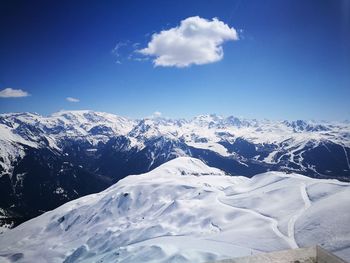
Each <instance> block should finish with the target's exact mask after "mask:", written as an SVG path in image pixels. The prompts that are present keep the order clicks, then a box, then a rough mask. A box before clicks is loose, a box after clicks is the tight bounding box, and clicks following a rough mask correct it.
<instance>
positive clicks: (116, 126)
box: [0, 111, 350, 226]
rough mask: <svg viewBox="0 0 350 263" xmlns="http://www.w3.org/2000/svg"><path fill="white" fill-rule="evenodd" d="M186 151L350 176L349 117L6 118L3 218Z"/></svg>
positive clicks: (2, 118) (255, 169)
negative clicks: (339, 118)
mask: <svg viewBox="0 0 350 263" xmlns="http://www.w3.org/2000/svg"><path fill="white" fill-rule="evenodd" d="M181 156H189V157H194V158H197V159H199V160H202V161H203V162H204V163H206V164H208V165H210V166H212V167H216V168H219V169H220V170H222V171H224V172H225V173H226V174H229V175H232V176H245V177H252V176H254V175H256V174H259V173H264V172H268V171H282V172H286V173H298V174H302V175H305V176H308V177H313V178H319V179H338V180H341V181H350V164H349V158H348V156H350V123H349V122H346V121H344V122H327V121H303V120H297V121H272V120H255V119H244V118H237V117H234V116H230V117H222V116H217V115H214V114H211V115H200V116H197V117H194V118H192V119H168V118H159V117H158V118H146V119H140V120H137V119H129V118H124V117H120V116H117V115H114V114H109V113H102V112H94V111H60V112H58V113H55V114H52V115H51V116H47V117H46V116H41V115H39V114H35V113H6V114H0V221H1V224H2V225H8V226H14V225H17V224H19V223H21V222H23V221H26V220H28V219H30V218H33V217H35V216H38V215H40V214H42V213H43V212H45V211H48V210H51V209H54V208H56V207H58V206H59V205H62V204H64V203H66V202H68V201H70V200H73V199H76V198H79V197H81V196H84V195H87V194H91V193H96V192H99V191H102V190H104V189H106V188H107V187H109V186H111V185H113V184H114V183H116V182H118V181H119V180H121V179H122V178H124V177H125V176H127V175H130V174H142V173H146V172H148V171H150V170H152V169H154V168H156V167H158V166H160V165H161V164H163V163H165V162H167V161H169V160H172V159H174V158H177V157H181Z"/></svg>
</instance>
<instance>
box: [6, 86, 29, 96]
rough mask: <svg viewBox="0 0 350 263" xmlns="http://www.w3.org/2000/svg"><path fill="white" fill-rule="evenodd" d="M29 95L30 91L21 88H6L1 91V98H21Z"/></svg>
mask: <svg viewBox="0 0 350 263" xmlns="http://www.w3.org/2000/svg"><path fill="white" fill-rule="evenodd" d="M29 95H30V94H29V93H28V92H26V91H24V90H21V89H12V88H6V89H3V90H1V91H0V98H21V97H28V96H29Z"/></svg>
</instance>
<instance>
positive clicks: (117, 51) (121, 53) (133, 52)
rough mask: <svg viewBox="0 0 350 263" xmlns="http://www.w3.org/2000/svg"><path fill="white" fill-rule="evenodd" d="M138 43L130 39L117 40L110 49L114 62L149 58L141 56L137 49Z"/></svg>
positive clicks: (119, 62)
mask: <svg viewBox="0 0 350 263" xmlns="http://www.w3.org/2000/svg"><path fill="white" fill-rule="evenodd" d="M140 45H141V44H140V43H139V42H134V43H133V42H131V41H130V40H125V41H119V42H118V43H117V44H116V45H115V46H114V48H113V49H112V51H111V53H112V55H113V57H114V58H115V63H116V64H123V63H124V62H125V61H139V62H143V61H147V60H149V58H148V57H145V56H143V55H142V54H140V52H139V51H138V49H139V47H140Z"/></svg>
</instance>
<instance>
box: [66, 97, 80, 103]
mask: <svg viewBox="0 0 350 263" xmlns="http://www.w3.org/2000/svg"><path fill="white" fill-rule="evenodd" d="M66 101H69V102H79V101H80V99H77V98H72V97H67V98H66Z"/></svg>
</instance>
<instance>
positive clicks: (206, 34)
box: [138, 16, 238, 67]
mask: <svg viewBox="0 0 350 263" xmlns="http://www.w3.org/2000/svg"><path fill="white" fill-rule="evenodd" d="M232 40H238V34H237V31H236V30H235V29H234V28H233V27H231V28H230V27H229V26H228V25H227V24H225V23H224V22H222V21H220V20H218V19H217V18H213V19H212V20H207V19H204V18H201V17H199V16H194V17H189V18H186V19H184V20H182V21H181V23H180V26H177V27H174V28H171V29H169V30H163V31H161V32H159V33H155V34H153V35H152V39H151V41H150V42H149V43H148V45H147V47H146V48H144V49H141V50H139V51H138V52H139V53H141V54H143V55H147V56H154V57H155V59H154V60H153V62H154V64H155V66H165V67H169V66H175V67H187V66H190V65H192V64H196V65H202V64H208V63H213V62H216V61H219V60H221V59H222V58H223V56H224V52H223V48H222V44H223V43H224V42H225V41H232Z"/></svg>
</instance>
